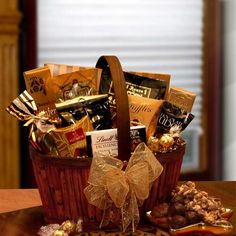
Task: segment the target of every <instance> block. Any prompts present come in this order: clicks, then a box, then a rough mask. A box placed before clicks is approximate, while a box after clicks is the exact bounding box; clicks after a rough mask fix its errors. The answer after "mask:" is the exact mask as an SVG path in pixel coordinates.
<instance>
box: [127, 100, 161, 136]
mask: <svg viewBox="0 0 236 236" xmlns="http://www.w3.org/2000/svg"><path fill="white" fill-rule="evenodd" d="M128 99H129V112H130V122H131V125H145V126H146V132H147V137H148V138H149V137H150V136H151V135H153V134H154V133H155V130H156V122H157V116H158V114H159V111H160V107H161V105H162V103H163V100H156V99H150V98H144V97H139V96H132V95H128Z"/></svg>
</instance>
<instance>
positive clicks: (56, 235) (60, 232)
mask: <svg viewBox="0 0 236 236" xmlns="http://www.w3.org/2000/svg"><path fill="white" fill-rule="evenodd" d="M52 236H68V233H67V232H65V231H64V230H62V229H57V230H56V231H54V232H53V235H52Z"/></svg>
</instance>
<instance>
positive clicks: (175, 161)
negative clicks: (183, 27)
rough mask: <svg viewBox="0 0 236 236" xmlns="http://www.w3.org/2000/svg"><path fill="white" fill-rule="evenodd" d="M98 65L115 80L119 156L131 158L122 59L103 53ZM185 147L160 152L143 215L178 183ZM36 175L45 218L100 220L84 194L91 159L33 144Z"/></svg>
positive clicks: (56, 219) (58, 220)
mask: <svg viewBox="0 0 236 236" xmlns="http://www.w3.org/2000/svg"><path fill="white" fill-rule="evenodd" d="M96 66H97V67H99V68H104V67H108V66H109V69H110V72H111V77H112V80H113V83H114V90H115V97H116V104H117V129H118V158H119V159H121V160H128V159H129V157H130V134H129V131H130V122H129V112H128V99H127V92H126V88H125V80H124V75H123V72H122V68H121V65H120V63H119V60H118V59H117V58H116V57H115V56H102V57H101V58H100V59H99V60H98V62H97V65H96ZM184 152H185V146H184V147H182V148H181V149H179V150H177V151H175V152H172V153H168V154H159V155H158V157H157V158H158V160H159V161H160V162H161V164H162V165H163V168H164V170H163V172H162V174H161V176H160V177H159V179H158V180H156V181H155V182H154V183H153V186H152V189H151V191H150V195H149V198H148V199H147V200H146V201H145V203H144V205H143V206H142V208H141V209H140V212H141V214H143V213H144V212H145V211H148V210H150V209H152V208H153V207H154V206H155V205H156V204H157V203H158V202H163V201H165V200H167V199H168V197H169V196H170V193H171V190H172V189H173V188H174V187H175V186H176V184H177V181H178V178H179V175H180V169H181V165H182V159H183V155H184ZM30 157H31V159H32V163H33V168H34V174H35V177H36V181H37V184H38V188H39V193H40V196H41V199H42V204H43V208H44V213H45V219H46V221H47V222H49V223H53V222H58V223H61V222H63V221H64V220H66V219H73V220H77V219H78V218H79V217H82V218H83V220H84V222H90V221H96V222H99V221H100V220H101V216H102V211H101V210H99V209H97V208H96V207H94V206H92V205H90V204H89V203H88V202H87V200H86V198H85V196H84V193H83V189H84V188H85V187H86V186H87V180H88V176H89V170H90V164H91V160H90V159H79V158H78V159H74V158H58V157H52V156H47V155H45V154H41V153H39V152H37V151H35V150H34V149H33V147H32V146H30Z"/></svg>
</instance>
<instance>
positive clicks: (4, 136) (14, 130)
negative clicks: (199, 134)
mask: <svg viewBox="0 0 236 236" xmlns="http://www.w3.org/2000/svg"><path fill="white" fill-rule="evenodd" d="M20 19H21V15H20V13H19V11H18V1H17V0H8V1H0V188H17V187H19V181H20V179H19V172H20V171H19V154H20V152H19V125H18V121H17V120H16V119H15V118H13V117H12V116H10V115H9V114H8V113H7V112H6V111H5V108H6V106H7V105H9V103H10V102H11V101H12V100H13V99H14V98H15V97H17V96H18V93H19V81H18V77H19V69H18V36H19V22H20Z"/></svg>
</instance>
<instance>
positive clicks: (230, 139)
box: [222, 0, 236, 180]
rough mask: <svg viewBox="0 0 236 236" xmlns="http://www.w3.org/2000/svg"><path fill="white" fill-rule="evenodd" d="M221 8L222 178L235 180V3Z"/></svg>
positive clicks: (224, 0)
mask: <svg viewBox="0 0 236 236" xmlns="http://www.w3.org/2000/svg"><path fill="white" fill-rule="evenodd" d="M222 6H223V11H222V13H223V32H222V33H223V78H224V80H223V81H224V83H223V94H224V100H223V114H224V120H223V127H224V128H223V138H224V142H223V160H224V167H223V178H224V179H225V180H236V126H235V120H236V102H235V101H236V14H235V13H236V1H235V0H222Z"/></svg>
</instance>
